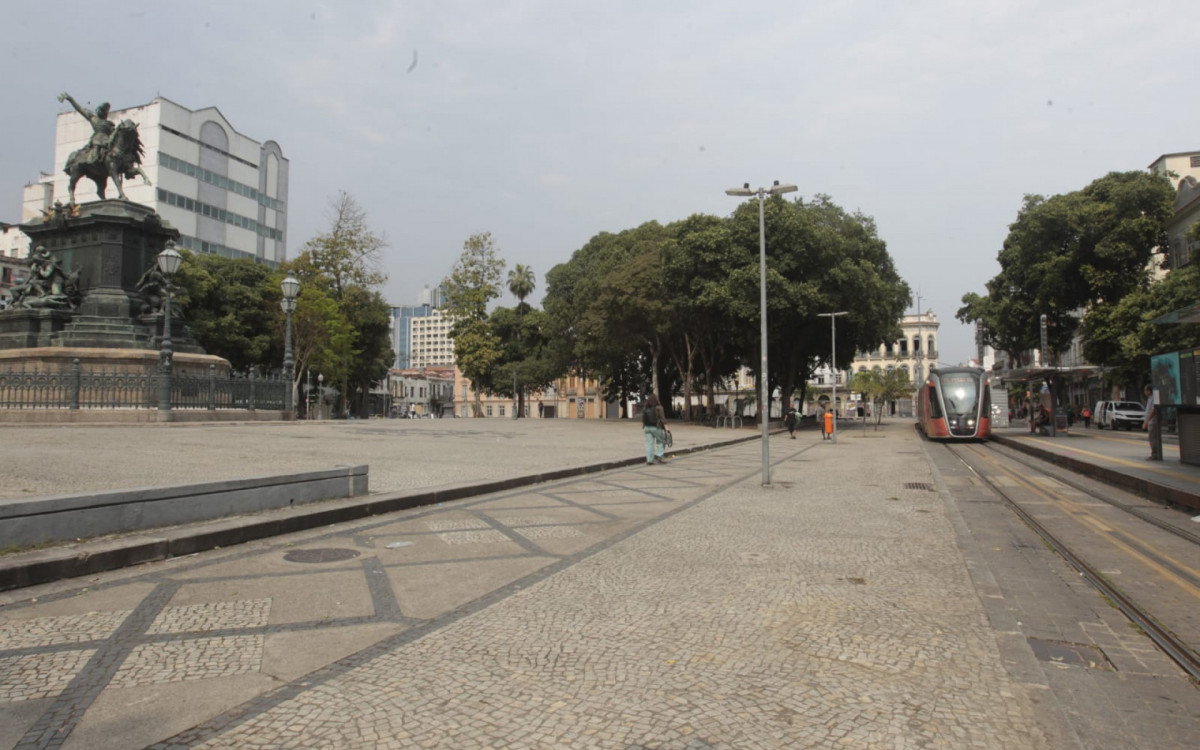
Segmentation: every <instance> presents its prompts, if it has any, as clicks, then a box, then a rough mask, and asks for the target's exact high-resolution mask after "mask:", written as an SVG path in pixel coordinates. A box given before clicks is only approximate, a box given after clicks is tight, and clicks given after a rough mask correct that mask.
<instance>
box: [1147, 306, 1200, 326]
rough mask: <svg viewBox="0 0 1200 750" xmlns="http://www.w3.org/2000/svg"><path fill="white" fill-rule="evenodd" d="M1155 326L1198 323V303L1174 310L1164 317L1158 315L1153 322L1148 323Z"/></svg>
mask: <svg viewBox="0 0 1200 750" xmlns="http://www.w3.org/2000/svg"><path fill="white" fill-rule="evenodd" d="M1150 322H1151V323H1155V324H1157V325H1167V324H1170V323H1200V302H1197V303H1196V304H1194V305H1188V306H1187V307H1185V308H1183V309H1182V310H1175V311H1173V312H1169V313H1167V314H1166V315H1159V316H1158V317H1157V318H1155V319H1154V320H1151V321H1150Z"/></svg>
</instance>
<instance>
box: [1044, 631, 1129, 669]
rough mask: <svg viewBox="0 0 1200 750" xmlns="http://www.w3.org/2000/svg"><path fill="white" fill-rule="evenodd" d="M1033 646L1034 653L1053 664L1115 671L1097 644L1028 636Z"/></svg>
mask: <svg viewBox="0 0 1200 750" xmlns="http://www.w3.org/2000/svg"><path fill="white" fill-rule="evenodd" d="M1025 640H1027V641H1029V645H1030V647H1031V648H1033V655H1034V656H1036V657H1037V658H1039V659H1041V660H1042V661H1046V662H1050V663H1051V664H1074V665H1076V666H1079V667H1087V668H1088V669H1102V670H1104V671H1106V672H1115V671H1117V670H1116V667H1114V666H1113V665H1112V663H1111V662H1110V661H1109V660H1108V657H1107V656H1105V655H1104V652H1103V651H1101V650H1100V649H1098V648H1096V647H1095V646H1089V645H1088V644H1086V643H1069V642H1067V641H1044V640H1042V639H1041V638H1026V639H1025Z"/></svg>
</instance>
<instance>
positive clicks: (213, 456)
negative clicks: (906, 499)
mask: <svg viewBox="0 0 1200 750" xmlns="http://www.w3.org/2000/svg"><path fill="white" fill-rule="evenodd" d="M671 433H672V435H673V436H674V439H675V448H676V449H687V448H690V447H695V446H699V445H708V444H711V443H713V442H716V441H720V440H730V439H735V438H737V437H750V436H753V435H755V434H756V431H755V430H754V429H751V428H746V429H741V430H714V429H711V428H707V427H699V426H695V425H690V424H684V423H672V424H671ZM582 435H586V438H583V437H581V436H582ZM0 440H2V441H3V443H4V461H3V462H2V463H0V499H4V498H28V497H41V496H47V495H70V494H78V493H84V492H96V491H100V490H110V489H129V488H133V487H159V486H173V485H179V484H190V483H194V482H208V481H213V480H216V479H242V478H246V477H253V476H263V475H270V474H286V473H291V472H298V471H311V470H313V469H325V468H330V467H332V466H338V465H343V466H344V465H354V464H369V465H370V467H371V469H370V484H371V491H372V492H394V491H400V490H409V489H417V488H427V487H435V486H443V485H452V484H459V483H463V482H471V483H474V482H484V481H489V480H494V479H502V478H508V477H512V476H518V475H522V474H532V473H535V472H539V471H547V470H552V469H561V468H563V467H565V466H575V465H582V464H591V463H600V462H603V461H613V460H621V459H628V458H632V457H636V456H638V455H642V451H643V447H644V446H643V444H642V443H639V442H638V441H639V440H641V434H640V433H638V432H636V430H635V426H634V425H631V424H630V423H629V422H621V421H616V420H588V421H583V420H575V419H518V420H512V419H509V420H504V419H414V420H410V419H367V420H348V421H347V420H342V421H313V422H304V421H300V422H289V423H279V422H247V423H228V422H226V423H175V424H167V425H79V426H64V425H45V426H26V425H21V426H3V425H0Z"/></svg>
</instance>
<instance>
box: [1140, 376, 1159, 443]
mask: <svg viewBox="0 0 1200 750" xmlns="http://www.w3.org/2000/svg"><path fill="white" fill-rule="evenodd" d="M1143 393H1144V394H1145V395H1146V419H1145V421H1143V422H1142V429H1143V430H1146V432H1147V433H1148V435H1147V437H1146V439H1147V440H1149V441H1150V455H1149V456H1147V457H1146V460H1147V461H1161V460H1163V457H1162V428H1161V427H1160V421H1159V419H1158V404H1156V403H1155V402H1154V401H1155V399H1154V389H1153V388H1151V387H1150V386H1146V388H1145V390H1144V391H1143Z"/></svg>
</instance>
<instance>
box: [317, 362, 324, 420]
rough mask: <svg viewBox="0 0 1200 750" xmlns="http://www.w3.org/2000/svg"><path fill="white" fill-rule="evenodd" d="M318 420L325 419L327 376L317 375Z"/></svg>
mask: <svg viewBox="0 0 1200 750" xmlns="http://www.w3.org/2000/svg"><path fill="white" fill-rule="evenodd" d="M317 415H318V416H317V418H318V419H324V418H325V374H324V373H320V372H319V373H317Z"/></svg>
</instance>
